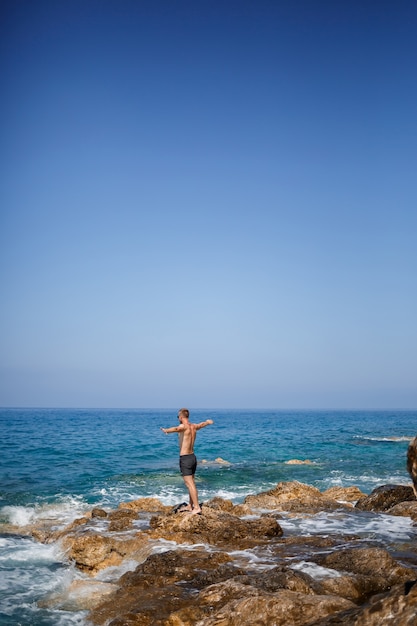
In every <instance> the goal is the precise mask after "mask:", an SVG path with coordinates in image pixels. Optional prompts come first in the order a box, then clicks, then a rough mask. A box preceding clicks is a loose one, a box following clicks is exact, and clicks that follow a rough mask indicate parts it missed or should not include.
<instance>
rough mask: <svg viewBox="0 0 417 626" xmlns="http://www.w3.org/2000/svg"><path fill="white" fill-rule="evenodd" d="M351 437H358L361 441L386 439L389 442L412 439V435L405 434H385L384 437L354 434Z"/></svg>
mask: <svg viewBox="0 0 417 626" xmlns="http://www.w3.org/2000/svg"><path fill="white" fill-rule="evenodd" d="M353 439H359V440H361V441H381V442H384V441H388V442H390V443H398V442H403V441H412V440H413V439H414V437H406V436H398V437H395V436H386V437H368V436H365V435H354V437H353Z"/></svg>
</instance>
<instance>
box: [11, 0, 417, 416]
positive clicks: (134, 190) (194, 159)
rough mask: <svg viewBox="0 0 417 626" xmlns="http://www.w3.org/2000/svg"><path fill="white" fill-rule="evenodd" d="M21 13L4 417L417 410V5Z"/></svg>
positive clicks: (142, 5) (82, 6)
mask: <svg viewBox="0 0 417 626" xmlns="http://www.w3.org/2000/svg"><path fill="white" fill-rule="evenodd" d="M1 10H2V17H1V21H0V22H1V26H0V29H1V32H0V42H1V43H0V46H1V81H2V86H3V89H2V91H3V97H2V101H1V103H0V107H1V124H2V137H3V139H2V147H1V148H0V158H1V163H0V164H1V172H2V174H1V177H2V184H1V186H2V190H3V191H2V194H1V235H0V237H1V239H0V247H1V257H0V258H1V293H2V302H3V304H2V306H1V311H0V323H1V350H0V353H1V354H0V373H1V377H0V378H1V380H0V405H2V406H62V407H64V406H70V407H71V406H73V407H75V406H78V407H161V408H162V407H178V406H183V405H185V406H190V407H224V408H226V407H236V408H245V407H248V408H249V407H251V408H391V407H396V408H416V407H417V245H416V233H417V183H416V162H417V160H416V157H417V115H416V111H417V106H416V105H417V80H416V79H417V69H416V68H417V40H416V37H415V32H416V26H417V7H416V5H415V3H414V2H411V1H410V2H408V1H401V0H400V1H399V2H397V3H392V2H378V3H375V2H367V1H366V0H364V1H360V2H359V1H357V2H356V1H352V0H351V1H349V2H347V1H346V2H345V1H344V0H341V1H340V2H331V1H330V0H329V1H320V0H318V1H317V2H310V1H302V0H301V1H299V2H298V1H296V2H290V1H287V2H280V1H276V2H272V1H264V0H259V1H257V2H249V1H248V2H246V1H244V0H241V1H239V2H238V1H236V2H230V1H228V0H224V1H223V2H216V1H208V0H207V1H205V0H201V1H199V0H194V1H191V0H190V1H187V2H185V1H182V0H178V1H174V2H168V1H166V2H163V1H158V0H154V1H152V2H151V1H149V2H148V1H144V2H142V1H140V0H137V1H133V0H132V1H130V0H118V1H116V0H114V1H106V0H101V1H98V0H97V1H92V0H83V1H82V2H81V1H78V0H73V1H69V0H62V1H60V2H57V1H52V0H51V1H44V0H38V1H37V2H32V1H28V0H6V1H5V2H3V3H2V6H1Z"/></svg>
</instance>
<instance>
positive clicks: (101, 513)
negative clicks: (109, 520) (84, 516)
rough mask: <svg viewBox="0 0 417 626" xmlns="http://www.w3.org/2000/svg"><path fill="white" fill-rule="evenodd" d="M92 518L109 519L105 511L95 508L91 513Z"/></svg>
mask: <svg viewBox="0 0 417 626" xmlns="http://www.w3.org/2000/svg"><path fill="white" fill-rule="evenodd" d="M91 517H107V513H106V511H105V510H104V509H99V508H95V509H93V510H92V511H91Z"/></svg>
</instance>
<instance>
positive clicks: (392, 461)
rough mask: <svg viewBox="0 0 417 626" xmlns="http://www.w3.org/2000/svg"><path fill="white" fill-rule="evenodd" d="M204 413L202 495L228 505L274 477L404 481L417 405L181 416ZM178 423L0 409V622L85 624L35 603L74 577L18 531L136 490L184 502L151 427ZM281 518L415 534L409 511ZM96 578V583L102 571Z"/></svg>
mask: <svg viewBox="0 0 417 626" xmlns="http://www.w3.org/2000/svg"><path fill="white" fill-rule="evenodd" d="M207 418H211V419H212V420H213V421H214V423H213V425H211V426H207V427H206V428H204V429H202V430H200V431H199V432H198V435H197V441H196V448H195V451H196V455H197V458H198V462H199V464H198V469H197V475H196V482H197V487H198V491H199V498H200V501H201V502H204V501H205V500H208V499H210V498H213V497H214V496H220V497H222V498H227V499H230V500H232V502H234V503H235V504H237V503H240V502H243V500H244V498H245V496H246V495H248V494H255V493H259V492H261V491H265V490H268V489H271V488H272V487H274V486H275V485H276V484H277V483H279V482H281V481H295V480H296V481H300V482H302V483H306V484H309V485H313V486H315V487H317V488H318V489H320V490H321V491H324V490H325V489H327V488H329V487H333V486H342V487H348V486H351V485H355V486H357V487H359V488H360V489H361V490H362V491H363V492H364V493H370V492H371V491H372V490H373V489H375V488H376V487H378V486H381V485H385V484H401V485H404V484H405V485H409V484H411V482H410V478H409V476H408V474H407V471H406V453H407V447H408V445H409V442H410V440H411V439H412V438H413V437H414V436H415V435H416V434H417V410H416V411H404V410H389V411H388V410H384V411H378V410H373V411H370V410H366V411H359V410H354V411H353V410H352V411H347V410H344V411H340V410H334V411H332V410H325V411H317V410H291V411H289V410H286V411H284V410H238V409H234V410H221V409H216V410H212V409H210V410H204V409H195V410H191V415H190V419H191V421H194V422H201V421H203V420H205V419H207ZM177 424H178V420H177V409H172V410H167V409H161V410H158V409H152V410H144V409H143V410H142V409H132V410H127V409H120V410H115V409H112V410H108V409H94V410H92V409H51V408H48V409H39V408H36V409H29V408H24V409H19V408H13V409H11V408H7V409H0V442H1V454H0V623H1V624H2V625H3V626H28V625H31V626H32V625H33V626H70V625H74V624H77V625H80V626H84V625H85V624H87V623H88V622H87V613H86V612H85V611H80V610H76V608H75V610H71V607H69V608H68V607H64V608H56V607H55V608H50V607H48V606H45V605H44V603H42V602H41V600H42V598H44V597H45V596H46V595H48V594H51V593H52V592H54V591H56V590H62V589H65V587H66V586H69V585H70V584H71V582H72V581H74V580H75V579H79V578H82V577H83V574H81V573H80V572H78V571H76V570H75V568H74V566H73V565H72V564H71V563H69V562H68V561H67V560H66V558H65V555H64V554H63V552H62V551H61V549H60V546H59V545H58V544H56V543H55V544H42V543H39V542H36V541H35V540H33V538H31V537H30V536H27V535H25V534H23V533H19V528H22V529H23V528H24V527H25V526H28V524H31V523H35V522H37V521H41V520H43V519H44V520H53V521H54V523H55V524H56V527H57V528H60V527H63V526H65V525H66V524H68V523H70V522H71V521H73V520H74V519H76V518H77V517H81V516H82V515H83V513H85V512H86V511H89V510H91V509H92V508H93V507H102V508H105V509H111V508H116V507H117V506H118V505H119V503H121V502H126V501H129V500H134V499H137V498H140V497H144V496H147V497H148V496H152V497H156V498H159V499H160V500H161V501H162V502H163V503H164V504H167V505H173V506H174V505H176V504H178V503H180V502H182V501H185V500H186V499H187V497H186V492H185V489H184V483H183V480H182V478H181V476H180V474H179V469H178V442H177V435H176V434H169V435H166V434H164V433H163V432H162V431H161V427H169V426H175V425H177ZM290 460H298V461H306V460H308V461H310V463H307V464H289V463H288V461H290ZM280 524H281V525H282V527H283V529H284V533H287V534H291V533H292V534H294V533H303V534H304V535H305V534H314V533H323V532H327V533H329V534H332V533H339V532H343V533H356V534H359V535H360V536H363V537H364V538H368V537H372V538H373V539H375V540H377V541H379V542H382V543H384V542H391V543H392V542H395V541H397V542H407V541H414V540H417V531H416V527H415V526H413V524H412V521H411V519H410V518H408V517H394V516H389V515H382V514H381V515H378V516H372V517H370V516H369V515H366V514H364V515H363V516H361V515H348V514H345V515H340V514H338V515H335V514H331V513H328V514H324V513H320V514H318V515H317V516H313V518H311V517H307V518H306V517H303V518H299V519H297V518H294V516H288V518H287V519H285V517H284V519H283V520H282V523H281V520H280ZM10 525H13V528H14V531H13V532H12V533H11V532H10ZM6 529H7V532H6ZM134 566H135V565H134V564H133V565H132V564H130V565H127V566H126V567H131V568H133V567H134ZM120 573H121V571H120V572H116V573H115V572H114V571H113V577H114V576H115V575H116V574H118V575H120ZM101 576H102V578H101V579H102V580H106V573H105V572H104V573H102V574H101ZM107 579H108V578H107Z"/></svg>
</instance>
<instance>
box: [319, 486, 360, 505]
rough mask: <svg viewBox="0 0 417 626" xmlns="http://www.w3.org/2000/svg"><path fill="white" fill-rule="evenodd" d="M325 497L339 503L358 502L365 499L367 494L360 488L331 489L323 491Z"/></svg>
mask: <svg viewBox="0 0 417 626" xmlns="http://www.w3.org/2000/svg"><path fill="white" fill-rule="evenodd" d="M323 496H324V497H325V498H330V499H332V500H338V501H339V502H340V501H341V502H357V501H358V500H360V498H365V497H366V493H363V492H362V491H361V490H360V489H359V488H358V487H330V489H326V491H323Z"/></svg>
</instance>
